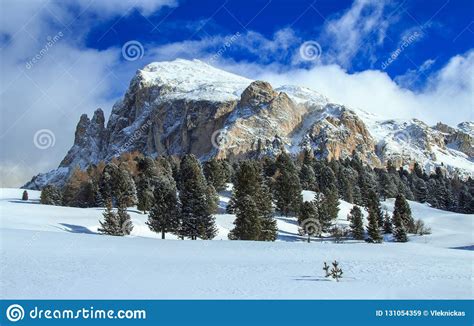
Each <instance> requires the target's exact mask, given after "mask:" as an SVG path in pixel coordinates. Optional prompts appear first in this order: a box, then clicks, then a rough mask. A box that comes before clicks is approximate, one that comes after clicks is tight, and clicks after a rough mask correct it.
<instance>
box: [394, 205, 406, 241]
mask: <svg viewBox="0 0 474 326" xmlns="http://www.w3.org/2000/svg"><path fill="white" fill-rule="evenodd" d="M392 221H393V230H392V234H393V238H394V240H395V241H396V242H407V241H408V237H407V232H406V229H405V225H404V223H403V218H402V216H401V215H400V212H399V211H394V212H393V217H392Z"/></svg>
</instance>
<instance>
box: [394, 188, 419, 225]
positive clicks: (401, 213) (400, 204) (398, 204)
mask: <svg viewBox="0 0 474 326" xmlns="http://www.w3.org/2000/svg"><path fill="white" fill-rule="evenodd" d="M393 215H394V217H395V215H396V216H397V218H399V219H400V221H401V223H402V224H403V226H404V228H405V230H406V231H407V232H410V233H412V232H414V227H415V220H414V219H413V216H412V215H411V209H410V205H409V204H408V202H407V200H406V199H405V196H403V195H402V194H399V195H397V198H396V199H395V206H394V209H393ZM393 223H394V224H395V221H394V222H393Z"/></svg>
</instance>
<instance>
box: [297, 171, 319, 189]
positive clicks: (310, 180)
mask: <svg viewBox="0 0 474 326" xmlns="http://www.w3.org/2000/svg"><path fill="white" fill-rule="evenodd" d="M300 180H301V188H302V189H304V190H312V191H316V190H317V183H316V182H317V181H316V174H315V173H314V169H313V167H312V166H311V165H309V164H303V165H302V166H301V170H300Z"/></svg>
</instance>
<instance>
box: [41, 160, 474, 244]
mask: <svg viewBox="0 0 474 326" xmlns="http://www.w3.org/2000/svg"><path fill="white" fill-rule="evenodd" d="M228 183H232V184H233V190H232V198H231V200H230V202H229V205H228V206H227V211H228V212H229V213H233V214H235V215H236V219H235V222H234V224H235V227H234V229H233V230H232V231H231V232H230V233H229V238H230V239H239V240H262V241H273V240H275V239H276V234H277V226H276V221H275V219H274V214H275V210H276V211H278V212H280V213H281V214H283V215H286V216H296V217H297V218H298V221H299V222H300V225H301V224H302V223H303V222H304V221H307V220H308V219H316V220H317V221H318V223H319V229H321V230H322V231H324V232H326V231H330V229H331V228H334V223H333V221H334V220H335V218H336V217H337V214H338V211H339V208H338V204H339V199H340V198H341V199H344V200H345V201H347V202H350V203H353V204H355V205H358V206H362V207H366V208H367V211H368V213H369V216H368V221H369V225H368V229H367V233H368V235H369V239H371V240H372V241H374V242H378V241H379V240H380V237H381V235H380V234H379V233H380V232H386V231H387V232H386V233H392V232H394V237H395V238H397V236H395V234H396V233H397V232H398V233H399V234H401V235H400V236H399V238H400V239H401V240H403V230H404V232H405V233H407V232H411V231H413V230H415V229H416V227H418V228H420V226H419V225H418V226H416V225H413V223H415V222H413V223H412V222H411V221H410V223H407V222H406V218H405V220H404V217H400V218H399V217H398V215H395V214H394V215H393V216H392V217H390V216H386V215H388V214H383V212H382V211H381V209H380V199H382V200H384V199H386V198H393V197H397V201H398V202H402V198H403V200H404V201H405V202H406V199H408V200H415V201H418V202H422V203H424V202H428V203H429V204H431V205H432V206H433V207H436V208H440V209H445V210H451V211H457V212H462V213H473V212H474V199H473V198H474V182H473V180H472V179H468V180H461V179H459V178H457V177H454V178H448V177H447V176H446V174H445V173H443V171H442V169H441V168H438V169H436V173H433V174H431V175H428V174H427V173H426V172H425V171H423V170H422V169H421V167H420V166H419V165H418V164H415V165H414V168H413V170H412V171H407V170H405V169H402V168H400V169H395V168H394V167H393V165H392V164H391V163H390V162H389V163H388V164H387V167H386V168H385V169H377V168H376V169H372V168H370V167H369V166H367V165H365V164H363V162H362V161H361V160H360V159H359V158H358V157H357V155H354V157H352V158H347V159H344V160H332V161H326V160H318V159H316V158H315V157H314V156H312V154H311V153H310V152H308V151H306V152H303V153H302V154H301V155H299V156H297V157H292V156H290V155H288V154H286V153H282V154H280V155H279V156H278V157H276V158H273V157H269V156H266V157H263V158H261V159H258V160H241V161H238V162H234V163H232V164H231V163H230V162H228V161H227V160H217V159H211V160H209V161H207V162H204V163H202V164H201V162H199V160H198V159H197V158H196V157H194V156H193V155H185V156H183V157H182V158H178V157H175V156H167V157H158V158H156V159H155V158H151V157H144V156H143V155H141V154H139V153H126V154H123V155H122V156H120V157H118V158H114V159H113V160H112V161H111V162H109V163H105V162H100V163H99V164H97V165H94V166H90V167H89V168H88V169H87V170H86V171H82V170H80V169H75V170H74V172H73V173H72V176H71V177H70V179H69V180H68V182H67V184H66V185H65V186H64V187H63V188H62V189H58V188H55V187H54V186H51V185H50V186H46V187H45V188H44V189H43V191H42V194H41V203H43V204H51V205H65V206H75V207H105V212H104V218H103V221H101V229H100V230H101V231H102V232H104V233H108V234H115V235H126V234H129V233H130V232H131V230H132V228H133V225H132V223H131V221H130V217H129V215H128V213H127V210H126V208H127V207H130V206H133V205H137V208H138V209H139V210H141V211H143V212H144V213H148V214H149V218H148V222H147V224H148V226H149V227H150V229H151V230H152V231H154V232H157V233H161V236H162V238H164V237H165V234H166V233H174V234H176V235H177V236H178V237H180V238H189V239H197V238H200V239H212V238H214V237H215V236H216V234H217V228H216V225H215V221H214V217H213V214H215V213H216V212H217V207H218V203H219V197H218V194H217V193H218V192H220V191H223V190H225V189H226V185H227V184H228ZM302 190H311V191H315V192H316V196H315V198H314V199H313V201H311V202H304V201H303V200H302V194H301V193H302ZM399 198H400V199H399ZM396 206H397V205H396ZM406 206H407V207H408V209H409V206H408V204H406ZM356 208H358V207H357V206H355V208H354V209H356ZM354 209H353V210H354ZM397 214H398V213H397ZM410 215H411V213H410ZM357 216H358V213H357V211H354V212H352V211H351V223H354V225H358V224H360V223H359V221H358V217H357ZM401 216H405V215H403V214H402V215H401ZM389 220H390V223H389V222H388V221H389ZM371 221H372V222H371ZM401 221H403V223H402V222H401ZM375 222H376V223H377V224H376V225H375ZM352 229H353V231H354V230H355V231H354V232H353V235H354V238H357V237H358V235H360V228H358V227H354V228H352ZM402 229H403V230H402ZM389 230H390V232H388V231H389ZM394 230H395V231H394ZM333 231H337V230H333ZM377 234H379V235H378V236H377Z"/></svg>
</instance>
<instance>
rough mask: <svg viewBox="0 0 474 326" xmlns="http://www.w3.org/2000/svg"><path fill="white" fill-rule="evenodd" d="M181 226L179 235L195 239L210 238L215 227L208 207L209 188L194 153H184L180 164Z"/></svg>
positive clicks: (215, 231) (213, 235) (215, 230)
mask: <svg viewBox="0 0 474 326" xmlns="http://www.w3.org/2000/svg"><path fill="white" fill-rule="evenodd" d="M179 179H180V191H179V198H180V202H181V205H182V206H181V207H182V209H181V221H182V224H181V227H180V235H181V236H183V237H188V238H191V239H192V240H196V239H197V238H201V239H212V238H214V237H215V236H216V234H217V227H216V224H215V220H214V217H213V216H212V214H211V212H210V209H211V205H210V203H209V201H210V200H211V199H210V198H208V194H209V189H208V185H207V182H206V179H205V177H204V175H203V173H202V168H201V164H200V163H199V161H198V160H197V159H196V157H195V156H194V155H185V156H184V157H183V158H182V160H181V166H180V178H179Z"/></svg>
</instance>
